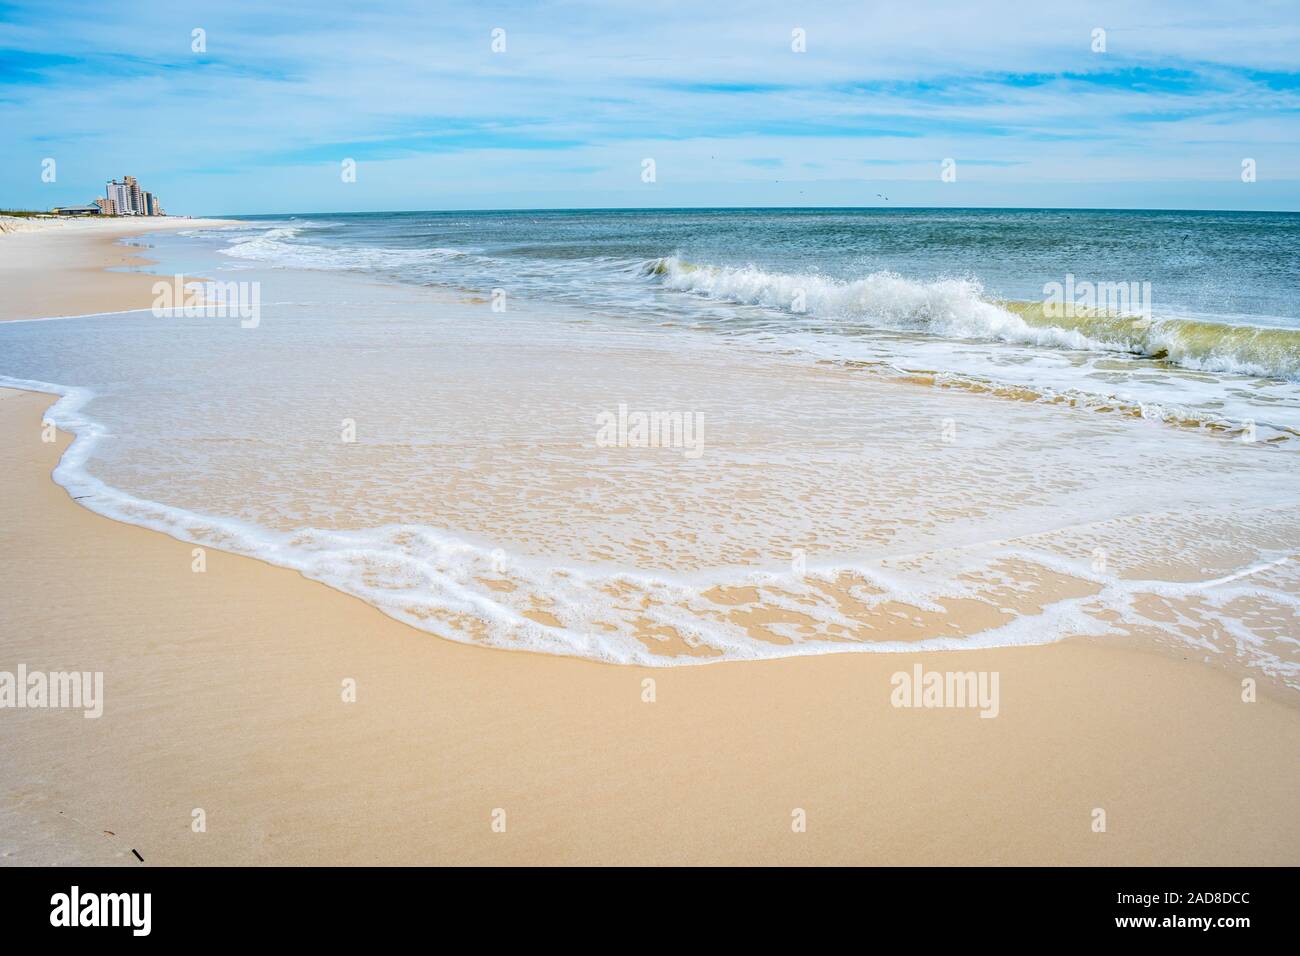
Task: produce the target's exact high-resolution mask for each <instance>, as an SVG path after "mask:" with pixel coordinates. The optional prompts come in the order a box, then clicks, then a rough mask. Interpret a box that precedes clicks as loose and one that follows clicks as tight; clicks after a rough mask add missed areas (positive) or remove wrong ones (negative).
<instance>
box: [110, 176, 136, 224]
mask: <svg viewBox="0 0 1300 956" xmlns="http://www.w3.org/2000/svg"><path fill="white" fill-rule="evenodd" d="M127 178H128V179H129V178H130V177H129V176H128V177H127ZM105 190H106V191H107V195H108V198H109V200H110V201H112V203H113V205H114V206H116V207H117V214H118V215H119V216H134V215H135V207H134V206H133V205H132V204H131V190H130V188H129V187H128V186H127V184H126V183H125V182H118V181H117V180H116V179H113V180H109V182H108V185H107V186H105Z"/></svg>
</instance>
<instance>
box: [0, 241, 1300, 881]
mask: <svg viewBox="0 0 1300 956" xmlns="http://www.w3.org/2000/svg"><path fill="white" fill-rule="evenodd" d="M193 224H194V222H192V221H183V220H182V221H175V222H169V223H166V224H163V223H159V222H138V223H129V222H128V223H117V222H114V223H95V224H85V225H82V224H72V225H69V226H67V227H66V228H45V229H36V230H32V231H27V232H17V233H14V234H11V235H3V236H0V287H3V290H4V293H3V295H0V309H2V310H3V315H2V316H0V317H3V318H4V319H25V318H34V317H40V316H52V315H71V314H86V313H91V312H113V311H121V310H128V309H138V308H144V307H148V305H149V301H150V292H149V290H150V287H151V285H152V283H153V281H154V279H155V277H153V276H151V275H148V274H145V273H142V272H134V273H123V272H108V271H105V270H107V269H110V268H120V267H123V266H129V267H136V268H140V267H144V266H147V264H148V262H147V260H144V259H142V258H141V257H140V256H138V255H136V254H135V253H134V252H133V251H132V250H131V249H130V248H129V247H124V246H122V245H120V244H118V240H119V239H120V238H122V237H123V236H126V235H129V234H131V233H135V232H141V231H151V230H155V229H158V228H160V227H162V226H166V227H168V228H171V227H184V226H187V225H193ZM103 321H105V322H111V321H112V318H111V317H106V318H105V319H104V320H103ZM53 401H54V397H53V396H50V395H45V394H39V393H33V392H21V391H15V390H12V389H4V390H0V430H2V431H3V436H4V440H3V444H2V445H0V448H2V452H0V454H3V457H4V462H3V467H0V476H2V477H0V481H2V482H3V490H2V492H0V511H2V512H3V520H0V534H2V535H3V548H0V555H2V556H0V561H2V562H3V567H4V573H3V584H2V585H0V587H3V599H2V600H0V642H2V643H0V670H14V669H15V668H16V667H17V666H18V665H19V664H26V665H27V666H28V667H29V668H32V669H42V670H48V671H54V670H89V671H102V672H103V673H104V675H105V678H104V680H105V683H104V687H105V704H104V713H103V716H102V717H100V718H98V719H85V718H83V716H82V714H81V713H80V712H79V711H59V710H6V711H3V712H0V750H2V751H3V753H4V755H5V761H4V767H5V769H4V773H3V775H0V862H3V863H5V864H10V865H37V864H72V863H85V864H105V865H113V864H119V865H133V866H134V865H139V861H138V860H137V857H136V855H135V854H134V853H133V852H132V851H137V852H138V855H139V856H140V857H142V858H143V861H144V863H145V865H184V864H221V865H246V864H325V865H344V864H367V863H370V864H380V863H382V864H452V863H460V864H476V865H477V864H503V863H504V864H512V863H513V864H531V863H545V864H629V865H631V864H674V863H676V864H742V863H747V864H760V865H774V864H811V863H817V864H896V865H922V864H957V865H962V864H1083V865H1097V866H1113V865H1127V864H1152V865H1190V864H1225V865H1226V864H1243V865H1244V864H1255V865H1257V864H1292V865H1293V864H1296V863H1298V862H1300V819H1298V818H1297V816H1296V814H1295V813H1294V801H1295V794H1296V793H1297V792H1300V762H1298V761H1297V760H1296V759H1295V757H1296V753H1297V748H1298V746H1300V708H1297V705H1296V702H1295V700H1294V694H1293V693H1290V692H1288V691H1287V690H1286V689H1285V688H1279V687H1275V686H1272V685H1271V684H1269V683H1268V682H1266V681H1262V682H1261V684H1260V688H1259V697H1258V700H1256V701H1253V702H1244V701H1243V699H1242V686H1241V680H1240V677H1239V675H1237V674H1234V673H1232V672H1230V671H1228V670H1225V669H1222V668H1215V667H1212V666H1207V665H1206V664H1204V663H1202V662H1201V661H1200V660H1199V659H1197V658H1196V656H1195V655H1193V654H1191V653H1188V654H1180V653H1177V652H1175V651H1171V650H1169V649H1156V648H1155V647H1154V646H1148V645H1146V644H1143V643H1140V642H1138V641H1136V640H1125V639H1122V638H1113V639H1091V638H1090V639H1068V640H1065V641H1062V642H1059V643H1053V644H1046V645H1042V646H1031V647H1016V648H1004V649H988V650H979V651H952V652H934V653H923V654H887V653H879V654H835V655H825V656H818V657H806V658H797V659H796V658H788V659H781V660H768V661H758V662H752V663H748V662H741V663H717V664H710V665H707V666H698V667H676V668H643V667H633V666H612V665H604V664H599V663H594V662H591V661H584V660H578V659H572V658H560V657H552V656H546V655H540V654H530V653H515V652H508V651H499V650H491V649H486V648H481V647H471V646H465V645H459V644H455V643H452V642H449V641H445V640H441V639H439V638H436V637H433V636H431V635H429V634H426V633H423V632H421V631H418V630H415V629H414V628H411V627H407V626H406V625H404V624H401V623H399V622H397V621H395V620H393V619H391V618H389V617H386V616H385V615H383V614H382V613H380V612H379V611H378V610H376V609H375V608H373V607H371V606H369V605H367V604H365V603H363V602H362V601H360V600H357V599H355V598H353V597H350V596H348V595H346V594H343V593H340V592H339V591H336V590H333V589H331V588H329V587H326V586H325V585H323V584H320V583H317V582H314V581H310V580H307V579H305V578H304V577H302V576H301V575H300V574H298V573H297V572H294V571H291V570H286V569H284V568H278V567H273V566H271V565H268V564H265V563H263V562H261V561H257V560H253V559H250V558H246V557H239V556H234V555H228V554H225V553H222V552H220V551H217V550H211V549H209V550H208V551H207V553H206V570H205V571H204V572H203V573H195V572H194V571H193V570H192V563H193V560H194V558H193V554H192V545H190V544H188V543H185V542H181V541H177V540H175V539H173V538H170V537H167V536H165V535H163V534H159V533H156V532H152V531H149V530H145V529H142V528H138V527H133V526H129V525H125V524H121V523H118V522H115V521H112V520H109V519H107V518H104V517H101V516H99V515H96V514H94V513H92V512H90V511H87V510H86V509H84V508H82V507H81V506H79V505H78V504H77V503H76V502H75V501H73V500H71V499H70V498H69V496H68V493H67V492H66V491H65V490H64V489H63V488H61V487H59V486H57V485H55V484H54V482H53V481H52V480H51V477H50V474H51V471H52V470H53V468H54V467H55V465H56V463H57V461H58V459H59V456H60V454H61V453H62V451H63V450H64V449H65V448H66V447H67V444H68V442H69V436H68V435H66V434H59V435H58V437H57V441H54V442H46V441H43V440H42V438H43V434H42V432H43V429H42V416H43V414H44V412H45V410H46V409H47V408H48V407H49V405H50V404H51V403H52V402H53ZM918 663H919V664H921V665H922V666H923V667H924V668H925V669H927V670H944V671H953V670H956V671H976V672H996V673H997V674H998V675H999V684H1000V688H1001V701H1000V709H999V713H998V715H997V717H996V719H981V717H980V715H979V713H978V712H976V711H975V710H972V709H947V710H944V709H934V710H929V709H918V708H900V707H895V706H893V705H892V704H891V690H892V686H891V676H892V675H894V674H895V673H897V672H900V671H905V672H910V671H911V670H912V668H913V666H914V665H915V664H918ZM349 681H355V688H356V692H355V698H356V699H355V701H345V700H344V696H345V695H344V687H345V683H346V682H349ZM647 681H649V682H652V684H650V685H647V683H646V682H647ZM651 697H652V698H653V699H652V700H650V699H648V698H651ZM1098 809H1101V810H1104V813H1105V821H1106V825H1105V831H1104V832H1096V829H1095V821H1096V819H1097V816H1096V813H1095V811H1096V810H1098ZM196 810H201V811H202V812H203V819H204V820H205V821H206V829H205V831H204V832H195V830H194V828H193V826H192V822H193V820H194V819H195V811H196ZM800 811H802V814H801V813H800ZM802 817H806V828H805V829H801V828H799V827H797V826H792V823H797V822H798V820H799V819H801V818H802ZM502 822H504V827H503V826H502V825H501V824H502ZM494 824H495V825H494ZM502 830H504V832H500V831H502Z"/></svg>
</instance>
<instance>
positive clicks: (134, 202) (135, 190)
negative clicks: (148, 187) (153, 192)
mask: <svg viewBox="0 0 1300 956" xmlns="http://www.w3.org/2000/svg"><path fill="white" fill-rule="evenodd" d="M122 180H123V182H125V183H126V188H127V191H128V192H129V193H130V194H131V211H132V212H133V213H135V214H136V215H137V216H147V215H148V213H147V212H146V211H145V208H144V194H143V193H142V192H141V191H140V184H139V183H138V182H136V181H135V177H134V176H123V177H122Z"/></svg>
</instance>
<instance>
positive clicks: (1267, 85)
mask: <svg viewBox="0 0 1300 956" xmlns="http://www.w3.org/2000/svg"><path fill="white" fill-rule="evenodd" d="M498 28H499V29H501V30H504V31H505V34H504V37H505V50H504V52H494V51H493V49H492V31H493V30H494V29H498ZM1096 28H1101V29H1104V30H1105V31H1106V33H1105V45H1106V50H1105V52H1095V51H1094V50H1093V45H1094V39H1093V31H1094V29H1096ZM195 29H202V30H203V31H205V40H206V51H203V52H194V51H193V50H192V43H193V41H192V37H193V31H194V30H195ZM796 29H800V30H803V31H804V34H805V35H806V52H795V51H794V50H793V49H792V31H794V30H796ZM47 158H52V159H54V160H55V162H56V164H57V165H56V167H55V170H56V179H55V181H54V182H52V183H48V182H43V181H42V178H41V171H42V161H43V160H45V159H47ZM945 158H952V159H954V160H955V161H956V172H957V175H956V181H955V182H944V181H942V179H941V176H940V173H941V169H942V166H941V164H942V161H943V160H944V159H945ZM1247 158H1250V159H1253V160H1255V165H1256V170H1257V180H1256V181H1255V182H1253V183H1243V182H1242V180H1241V164H1242V161H1243V159H1247ZM345 159H353V160H355V161H356V164H357V176H356V181H355V182H344V181H343V179H342V177H341V175H340V171H341V164H342V162H343V161H344V160H345ZM646 159H652V160H653V161H654V164H655V181H654V182H644V181H643V179H642V170H643V163H644V160H646ZM124 173H130V174H133V175H135V176H137V177H138V178H139V179H140V181H141V183H142V184H143V185H144V186H145V188H148V189H152V190H154V191H155V192H156V193H157V194H158V195H159V196H160V197H161V199H162V201H163V203H164V205H165V206H166V207H167V209H168V211H169V212H175V213H189V214H196V215H197V214H219V213H230V214H240V213H259V212H267V213H269V212H309V211H347V210H371V209H446V208H527V207H531V208H548V207H578V206H584V207H590V206H638V207H655V206H659V207H663V206H700V205H753V206H768V205H771V206H782V205H837V206H863V205H866V206H870V205H895V206H902V205H921V206H931V205H933V206H1099V207H1119V208H1125V207H1129V208H1132V207H1159V208H1212V209H1289V210H1296V209H1300V8H1298V6H1297V4H1296V3H1295V2H1288V3H1274V2H1258V0H1255V2H1250V3H1242V2H1240V0H1236V2H1232V3H1219V2H1215V0H1197V2H1196V3H1187V2H1185V0H1184V2H1177V3H1174V2H1169V3H1166V2H1151V3H1140V2H1138V3H1134V2H1124V3H1119V2H1117V3H1092V4H1084V3H1079V2H1061V3H1058V2H1055V0H1043V2H1039V3H1034V4H1030V3H1005V4H1000V3H996V2H991V3H990V2H986V3H966V2H963V3H959V2H926V0H916V2H912V3H901V2H897V0H892V2H884V3H872V2H867V3H861V2H860V3H834V2H828V3H802V4H793V3H766V2H763V0H755V2H748V3H728V2H717V3H707V4H706V3H675V2H667V3H654V4H647V3H622V2H605V3H571V2H566V3H544V2H543V3H510V2H505V3H491V2H489V3H468V2H466V3H461V4H450V3H440V2H428V0H425V2H410V3H406V2H392V3H383V4H365V3H356V2H349V3H333V2H330V0H319V2H312V3H301V2H298V0H281V2H276V3H274V4H268V3H264V2H259V3H245V2H242V0H226V2H222V3H211V4H207V3H202V4H193V3H185V2H168V3H155V2H148V0H145V2H133V3H117V4H107V3H104V2H102V0H98V2H93V3H80V2H71V3H63V2H44V3H17V4H14V3H7V2H4V0H0V206H10V207H22V208H48V207H50V206H53V205H57V204H61V203H76V202H86V201H88V200H90V199H91V198H92V197H94V196H96V195H102V194H103V183H104V181H105V180H106V179H108V178H110V177H120V176H121V175H123V174H124ZM882 197H888V201H887V202H886V200H885V199H884V198H882Z"/></svg>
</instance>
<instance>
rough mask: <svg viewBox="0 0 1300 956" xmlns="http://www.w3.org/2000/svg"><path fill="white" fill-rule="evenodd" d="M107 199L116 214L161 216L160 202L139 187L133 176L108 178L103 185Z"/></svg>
mask: <svg viewBox="0 0 1300 956" xmlns="http://www.w3.org/2000/svg"><path fill="white" fill-rule="evenodd" d="M104 188H105V192H106V194H107V197H108V201H109V202H111V203H113V204H114V206H115V207H116V209H117V212H116V213H115V215H118V216H162V215H165V213H163V210H162V203H160V202H158V197H157V196H155V195H154V194H153V193H151V192H146V191H145V190H143V189H141V188H140V184H139V182H137V181H136V178H135V177H134V176H123V177H122V178H121V180H116V179H110V180H109V181H108V183H107V184H106V185H105V187H104Z"/></svg>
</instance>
